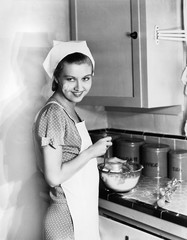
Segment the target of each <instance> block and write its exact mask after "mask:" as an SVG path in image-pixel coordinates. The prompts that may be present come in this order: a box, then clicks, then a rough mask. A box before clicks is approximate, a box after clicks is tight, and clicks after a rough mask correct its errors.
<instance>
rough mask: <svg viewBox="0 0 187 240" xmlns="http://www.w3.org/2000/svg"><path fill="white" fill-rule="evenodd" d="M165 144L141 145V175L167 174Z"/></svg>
mask: <svg viewBox="0 0 187 240" xmlns="http://www.w3.org/2000/svg"><path fill="white" fill-rule="evenodd" d="M169 149H170V147H169V145H167V144H159V143H158V144H157V143H146V144H144V145H143V146H142V165H143V166H144V169H143V175H144V176H147V177H167V176H168V167H167V161H168V151H169Z"/></svg>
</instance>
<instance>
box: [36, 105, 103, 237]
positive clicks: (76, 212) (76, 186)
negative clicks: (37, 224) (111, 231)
mask: <svg viewBox="0 0 187 240" xmlns="http://www.w3.org/2000/svg"><path fill="white" fill-rule="evenodd" d="M50 103H55V104H57V105H59V106H60V107H62V106H61V105H60V104H58V103H57V102H55V101H50V102H48V103H47V104H46V105H48V104H50ZM62 108H63V107H62ZM41 110H42V109H41ZM41 110H40V111H41ZM40 111H39V113H40ZM39 113H38V114H37V115H36V117H35V121H36V119H37V117H38V115H39ZM75 125H76V128H77V130H78V132H79V135H80V137H81V141H82V143H81V150H80V152H82V151H83V150H85V149H86V148H88V147H89V146H90V145H92V141H91V138H90V136H89V133H88V131H87V128H86V126H85V122H84V121H83V122H79V123H76V124H75ZM40 161H41V160H40ZM40 161H38V162H39V163H40ZM79 161H80V160H79ZM39 165H40V164H39ZM41 171H42V168H41ZM98 185H99V173H98V169H97V159H96V158H94V159H91V160H89V161H88V163H87V164H86V165H85V166H84V167H83V168H82V169H80V170H79V171H78V172H77V173H76V174H74V175H73V176H72V177H71V178H70V179H68V180H67V181H65V182H64V183H63V184H61V187H62V188H63V190H64V193H65V195H66V199H67V203H68V207H69V209H70V213H71V217H72V220H73V227H74V236H75V240H100V235H99V214H98V191H99V189H98Z"/></svg>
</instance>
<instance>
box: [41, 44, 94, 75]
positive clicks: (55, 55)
mask: <svg viewBox="0 0 187 240" xmlns="http://www.w3.org/2000/svg"><path fill="white" fill-rule="evenodd" d="M75 52H78V53H82V54H84V55H86V56H88V57H89V58H90V60H91V62H92V64H93V68H94V67H95V61H94V59H93V56H92V54H91V52H90V49H89V48H88V46H87V43H86V41H69V42H61V41H53V48H52V49H51V50H50V52H49V53H48V55H47V57H46V59H45V61H44V63H43V67H44V69H45V71H46V72H47V74H48V75H49V77H50V78H51V79H52V78H53V73H54V70H55V69H56V67H57V65H58V63H59V62H60V61H61V60H62V59H63V58H64V57H66V56H67V55H69V54H72V53H75Z"/></svg>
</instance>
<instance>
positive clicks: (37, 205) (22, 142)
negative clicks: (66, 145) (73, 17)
mask: <svg viewBox="0 0 187 240" xmlns="http://www.w3.org/2000/svg"><path fill="white" fill-rule="evenodd" d="M68 2H69V1H68V0H52V1H50V0H26V1H25V0H8V1H7V0H1V7H0V68H1V71H0V79H1V80H0V196H1V197H0V239H1V240H40V239H41V219H42V215H43V213H44V211H45V208H46V206H47V204H46V203H45V201H43V200H42V198H41V197H40V191H41V189H43V186H42V183H41V182H40V181H38V179H39V178H40V176H38V175H37V174H36V168H35V155H34V150H33V143H32V123H33V118H34V115H35V114H36V112H37V110H38V109H39V108H40V106H41V105H42V104H43V103H44V101H45V100H46V98H47V96H48V95H49V94H50V91H49V90H48V89H49V86H50V82H49V81H48V79H47V78H46V76H45V74H44V72H43V70H42V65H41V64H42V62H43V60H44V57H45V56H46V53H47V52H48V50H49V48H50V47H51V44H52V40H53V39H56V40H68V39H69V16H68V13H69V11H68Z"/></svg>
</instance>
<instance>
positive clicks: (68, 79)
mask: <svg viewBox="0 0 187 240" xmlns="http://www.w3.org/2000/svg"><path fill="white" fill-rule="evenodd" d="M66 80H67V81H68V82H73V81H74V78H66Z"/></svg>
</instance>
